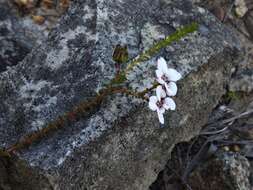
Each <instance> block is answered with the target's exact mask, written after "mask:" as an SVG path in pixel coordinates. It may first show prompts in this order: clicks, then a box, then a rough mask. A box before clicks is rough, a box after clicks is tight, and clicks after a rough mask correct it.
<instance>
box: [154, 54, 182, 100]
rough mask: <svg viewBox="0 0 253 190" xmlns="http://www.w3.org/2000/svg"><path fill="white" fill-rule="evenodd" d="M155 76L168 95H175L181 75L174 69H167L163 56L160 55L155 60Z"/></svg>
mask: <svg viewBox="0 0 253 190" xmlns="http://www.w3.org/2000/svg"><path fill="white" fill-rule="evenodd" d="M156 77H157V81H158V83H159V84H161V85H163V87H164V89H165V91H166V94H167V95H168V96H175V95H176V94H177V85H176V83H175V82H176V81H178V80H179V79H180V78H181V77H182V76H181V74H180V73H179V72H177V71H176V70H175V69H169V68H168V66H167V63H166V61H165V60H164V58H162V57H160V58H159V59H158V60H157V70H156Z"/></svg>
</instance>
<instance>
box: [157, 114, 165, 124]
mask: <svg viewBox="0 0 253 190" xmlns="http://www.w3.org/2000/svg"><path fill="white" fill-rule="evenodd" d="M157 115H158V119H159V121H160V123H161V124H164V117H163V114H162V113H161V112H159V111H157Z"/></svg>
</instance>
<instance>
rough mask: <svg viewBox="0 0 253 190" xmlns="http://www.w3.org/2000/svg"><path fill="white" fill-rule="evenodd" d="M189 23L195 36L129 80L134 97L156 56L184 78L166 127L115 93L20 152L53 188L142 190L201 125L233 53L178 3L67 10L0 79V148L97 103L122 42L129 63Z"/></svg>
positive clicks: (225, 33) (214, 26)
mask: <svg viewBox="0 0 253 190" xmlns="http://www.w3.org/2000/svg"><path fill="white" fill-rule="evenodd" d="M193 21H195V22H198V23H199V30H198V31H197V32H195V33H193V34H190V35H189V36H187V37H185V38H184V39H182V40H180V41H179V42H177V43H173V44H172V45H171V46H169V47H167V48H165V49H162V50H161V51H160V53H159V54H158V55H156V56H154V57H152V58H151V59H150V60H149V61H146V62H144V63H142V64H141V65H139V66H138V68H136V69H135V70H134V71H133V72H131V73H130V74H129V75H128V76H127V78H128V82H129V84H128V85H129V86H131V87H132V88H133V89H135V90H138V91H139V90H142V89H145V88H147V87H149V86H150V84H151V83H152V82H153V81H154V80H155V77H154V71H155V64H156V63H155V60H156V59H157V58H158V57H159V56H163V57H165V59H166V60H167V61H168V62H169V66H170V67H173V68H176V69H177V70H178V71H180V73H182V75H183V79H182V80H181V81H180V82H179V84H178V85H179V93H178V96H177V97H176V98H175V101H176V103H177V110H176V111H175V112H169V113H168V114H167V115H166V126H165V127H164V128H160V126H159V122H158V119H157V116H156V113H154V112H151V111H150V110H148V108H147V104H146V103H144V102H143V101H142V100H138V99H135V98H132V97H126V96H122V95H114V96H112V97H109V98H107V99H106V100H105V101H103V103H102V105H101V106H99V107H98V108H97V110H96V112H95V113H93V114H91V115H90V116H89V117H86V118H83V119H82V120H80V121H78V122H76V123H73V124H71V125H69V126H67V127H66V128H64V129H61V130H59V131H57V132H56V133H54V134H52V135H50V136H48V137H46V138H44V140H43V141H41V142H39V143H37V144H35V145H33V146H31V147H29V148H28V149H24V150H23V151H21V152H19V153H18V158H19V159H21V160H24V161H26V167H27V168H29V169H30V170H31V171H33V172H35V173H36V172H37V175H39V176H43V178H46V182H45V183H49V184H50V188H52V189H131V190H133V189H138V190H139V189H147V188H148V187H149V185H150V184H151V183H152V181H154V179H155V178H156V175H157V174H158V172H159V170H161V169H162V167H163V166H164V165H165V163H166V161H167V158H168V156H169V153H170V151H168V150H171V149H172V148H173V146H174V145H175V144H176V143H178V142H180V141H187V140H189V139H190V138H192V137H193V136H195V135H196V134H197V133H198V132H199V130H200V128H201V126H202V125H203V124H205V123H206V121H207V119H208V114H209V113H210V112H211V110H212V109H213V107H215V106H216V105H217V103H218V101H219V99H220V97H221V96H222V95H223V94H224V92H225V87H226V85H227V84H228V81H229V79H230V75H231V72H232V68H233V67H234V66H235V64H236V63H237V58H238V57H239V55H240V45H239V42H238V40H237V38H236V37H235V35H234V34H233V33H232V32H231V31H230V30H229V29H227V28H226V27H224V26H222V24H221V23H220V22H219V21H217V20H216V18H215V17H213V16H212V15H211V14H210V13H209V12H208V11H205V10H204V9H202V8H198V7H193V6H192V5H191V3H190V2H189V1H186V0H180V1H178V0H173V1H168V0H155V1H154V0H145V1H135V0H125V1H113V0H96V1H94V0H86V1H81V0H79V1H78V0H76V1H75V2H73V5H72V7H71V8H70V9H69V11H68V12H67V14H66V15H65V16H64V17H63V18H62V19H61V21H60V23H59V25H58V26H57V27H56V28H55V30H53V31H52V32H51V33H50V35H49V37H48V39H47V41H45V42H44V43H42V44H41V45H40V46H39V48H36V49H34V50H33V51H32V52H31V53H30V54H29V55H28V56H27V57H26V58H25V59H24V60H23V61H22V63H20V64H19V65H17V66H15V67H13V68H9V69H8V70H7V71H6V72H4V73H2V74H1V75H0V86H1V88H0V100H1V102H3V103H2V104H1V106H0V146H1V147H8V146H9V145H11V144H13V143H15V142H16V141H17V140H18V139H21V138H22V136H24V135H25V134H28V133H30V132H32V131H35V130H37V129H40V128H43V127H44V126H45V124H47V123H49V122H50V121H53V120H54V119H56V118H57V117H58V116H59V115H62V114H64V113H65V112H66V111H69V110H71V108H72V107H73V106H74V105H76V104H78V103H79V102H80V101H83V100H89V99H90V98H91V97H93V96H95V95H96V93H97V92H98V91H99V89H101V88H102V87H103V85H104V83H105V82H106V81H109V80H110V79H111V78H113V75H114V72H115V67H114V64H115V63H114V62H113V61H112V53H113V48H114V47H115V46H116V45H117V44H126V45H127V46H128V51H129V56H130V58H131V59H132V58H134V57H136V56H137V55H138V54H139V53H140V52H142V51H143V50H144V49H147V48H148V47H150V46H151V45H152V44H153V43H154V42H155V41H158V40H161V39H163V38H164V37H165V36H167V35H169V34H171V33H172V32H174V31H175V29H176V28H177V27H180V26H183V25H185V24H189V23H191V22H193ZM35 168H36V169H35ZM22 180H23V181H22V182H23V183H26V180H29V178H22ZM34 180H36V179H34ZM30 188H31V189H34V188H33V186H32V185H31V187H30ZM46 188H48V189H50V188H49V187H46ZM28 189H29V188H28Z"/></svg>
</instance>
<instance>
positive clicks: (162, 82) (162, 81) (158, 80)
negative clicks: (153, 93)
mask: <svg viewBox="0 0 253 190" xmlns="http://www.w3.org/2000/svg"><path fill="white" fill-rule="evenodd" d="M157 82H158V83H159V84H165V83H166V82H165V81H164V80H163V79H161V78H157Z"/></svg>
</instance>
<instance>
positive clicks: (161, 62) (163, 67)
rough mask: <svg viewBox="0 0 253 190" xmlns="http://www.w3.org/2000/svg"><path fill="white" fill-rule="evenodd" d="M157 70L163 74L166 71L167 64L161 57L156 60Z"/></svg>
mask: <svg viewBox="0 0 253 190" xmlns="http://www.w3.org/2000/svg"><path fill="white" fill-rule="evenodd" d="M157 68H158V70H160V71H163V72H165V71H166V70H167V69H168V66H167V63H166V61H165V59H164V58H163V57H160V58H159V59H158V60H157Z"/></svg>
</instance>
